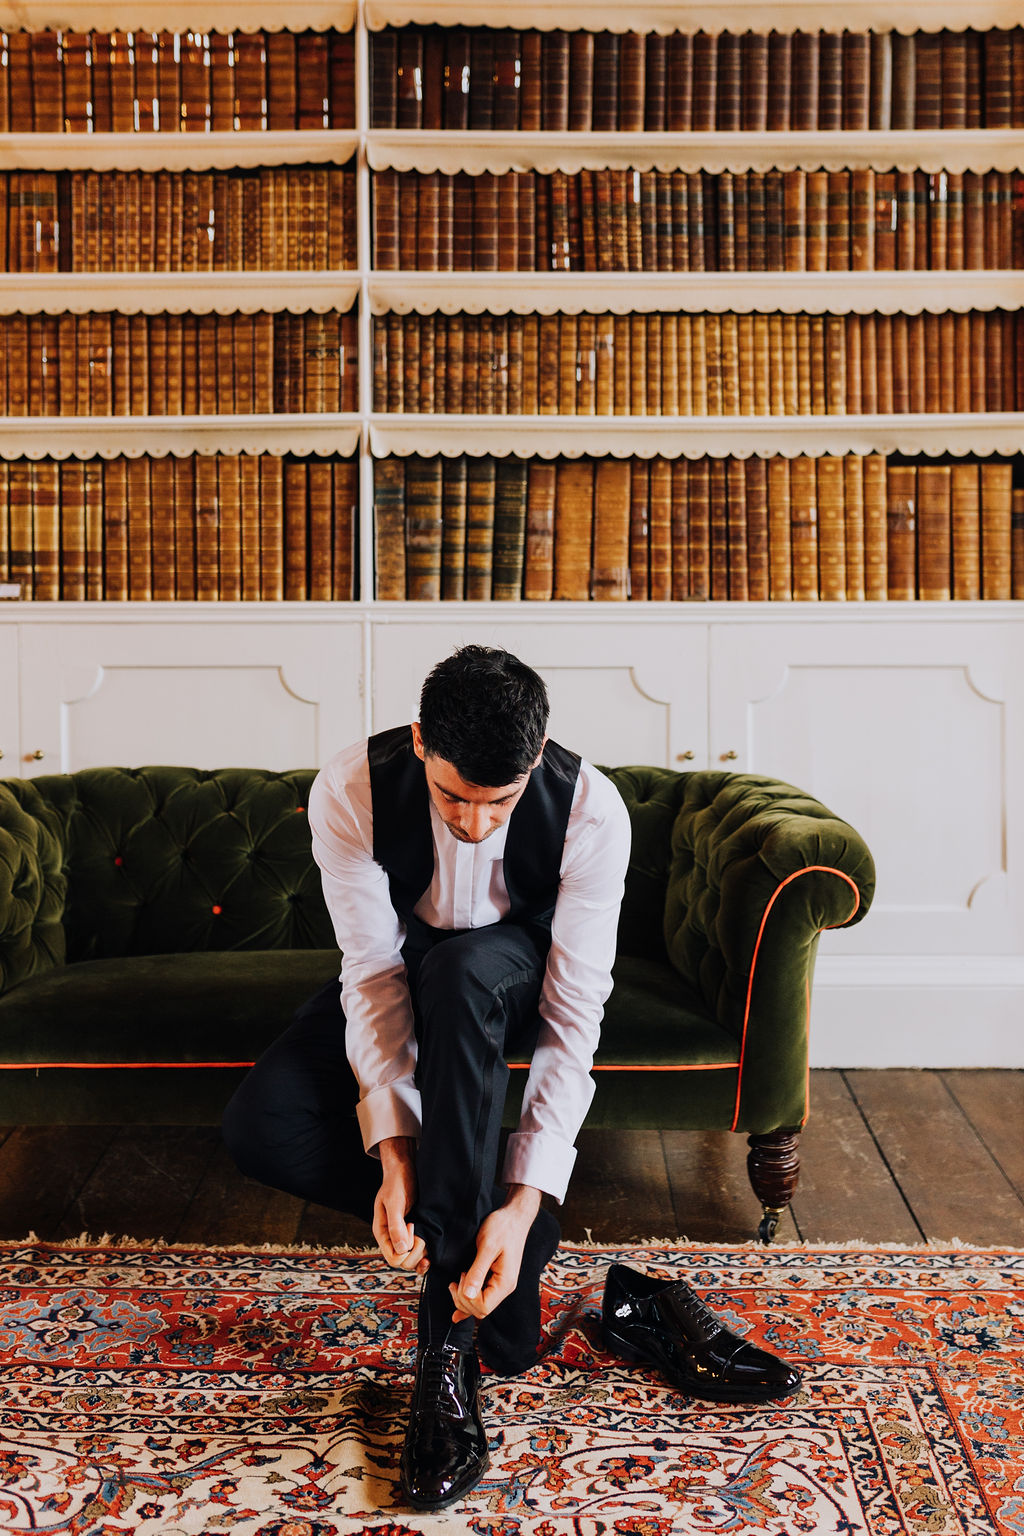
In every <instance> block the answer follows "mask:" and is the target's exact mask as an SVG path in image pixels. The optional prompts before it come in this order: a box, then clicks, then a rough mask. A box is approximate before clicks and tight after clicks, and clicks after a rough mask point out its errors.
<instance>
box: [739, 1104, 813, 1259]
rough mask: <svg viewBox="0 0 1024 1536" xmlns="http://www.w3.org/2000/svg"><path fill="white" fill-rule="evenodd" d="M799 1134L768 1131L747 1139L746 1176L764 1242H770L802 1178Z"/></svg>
mask: <svg viewBox="0 0 1024 1536" xmlns="http://www.w3.org/2000/svg"><path fill="white" fill-rule="evenodd" d="M799 1143H800V1133H799V1131H769V1132H768V1133H767V1135H764V1136H748V1137H747V1145H748V1146H749V1148H750V1151H749V1152H748V1153H747V1173H748V1175H749V1177H750V1183H751V1187H752V1189H753V1191H754V1194H755V1195H756V1196H757V1198H758V1199H759V1200H760V1202H761V1210H762V1212H763V1215H762V1217H761V1223H760V1225H759V1227H758V1229H757V1235H758V1237H759V1238H760V1239H761V1241H762V1243H770V1242H771V1240H772V1238H773V1237H774V1236H775V1230H776V1228H777V1227H778V1225H779V1220H780V1218H781V1216H782V1215H783V1213H784V1212H785V1209H786V1207H787V1206H788V1205H789V1202H790V1201H791V1200H792V1198H793V1195H794V1193H795V1191H796V1186H797V1180H798V1179H799V1177H800V1153H799V1150H798V1148H799Z"/></svg>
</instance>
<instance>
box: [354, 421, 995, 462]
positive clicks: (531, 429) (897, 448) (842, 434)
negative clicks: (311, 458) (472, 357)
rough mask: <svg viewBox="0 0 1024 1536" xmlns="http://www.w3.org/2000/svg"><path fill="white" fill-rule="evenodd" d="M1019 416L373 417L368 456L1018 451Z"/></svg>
mask: <svg viewBox="0 0 1024 1536" xmlns="http://www.w3.org/2000/svg"><path fill="white" fill-rule="evenodd" d="M1022 445H1024V414H1017V413H1011V412H999V413H997V412H992V413H991V414H985V415H981V414H978V415H963V414H961V415H955V416H930V415H914V416H911V415H907V416H701V417H695V416H673V417H667V416H575V417H558V418H555V417H552V416H517V417H516V418H515V420H514V421H513V420H512V419H511V418H509V417H507V416H502V417H495V416H459V417H451V416H389V417H382V416H374V417H372V418H371V421H370V452H371V453H372V454H373V456H374V458H386V457H387V456H388V455H389V454H398V455H400V456H403V457H404V456H406V455H408V454H410V453H416V454H421V455H423V456H424V457H433V456H434V455H436V454H443V455H444V457H445V458H449V459H450V458H456V457H457V456H458V455H459V454H463V453H468V454H471V455H472V456H473V457H474V458H480V457H481V456H482V455H484V454H495V455H497V456H498V457H500V458H507V457H508V456H509V455H510V454H512V455H515V457H517V458H521V459H527V458H542V459H553V458H557V457H559V456H562V455H564V456H565V457H567V458H574V459H575V458H580V457H581V456H582V455H583V454H591V455H593V456H595V457H597V458H606V457H608V456H609V455H611V457H612V458H616V459H625V458H631V457H633V456H634V455H635V456H636V457H638V458H641V459H651V458H655V457H659V458H666V459H679V458H686V459H701V458H705V457H708V456H710V457H712V458H724V457H726V456H727V455H728V456H731V457H733V458H738V459H749V458H751V457H754V456H756V457H758V458H772V457H773V456H775V455H778V454H781V455H782V457H783V458H787V459H794V458H797V457H799V456H801V455H804V454H807V455H810V456H811V457H814V458H822V457H824V456H826V455H828V454H844V453H923V454H927V455H928V456H929V457H931V458H934V457H935V456H936V455H938V454H940V453H953V454H956V455H957V456H958V457H962V456H963V455H964V454H968V453H977V454H985V455H988V454H993V453H1019V452H1020V451H1021V447H1022Z"/></svg>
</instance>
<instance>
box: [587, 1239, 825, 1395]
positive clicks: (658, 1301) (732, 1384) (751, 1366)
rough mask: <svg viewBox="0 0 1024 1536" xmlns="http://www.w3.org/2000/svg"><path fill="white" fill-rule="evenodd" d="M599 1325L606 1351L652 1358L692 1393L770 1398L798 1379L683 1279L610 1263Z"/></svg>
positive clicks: (786, 1392) (669, 1377)
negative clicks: (729, 1324) (660, 1277)
mask: <svg viewBox="0 0 1024 1536" xmlns="http://www.w3.org/2000/svg"><path fill="white" fill-rule="evenodd" d="M601 1326H602V1329H603V1331H604V1338H605V1343H606V1344H607V1345H608V1347H609V1349H612V1350H614V1351H615V1353H616V1354H619V1355H622V1356H623V1358H624V1359H626V1360H636V1361H648V1362H649V1363H650V1364H651V1365H654V1366H656V1367H657V1368H658V1370H660V1371H661V1373H662V1375H663V1376H664V1377H665V1378H666V1379H667V1380H668V1381H670V1382H671V1383H672V1385H673V1386H674V1387H678V1388H679V1389H680V1391H681V1392H686V1393H687V1394H688V1395H689V1396H691V1397H701V1398H706V1399H707V1400H708V1401H709V1402H713V1403H766V1402H770V1401H772V1399H774V1398H779V1397H788V1396H789V1394H790V1393H791V1392H795V1391H796V1389H797V1387H798V1386H799V1385H800V1372H799V1371H797V1370H794V1368H793V1367H792V1366H791V1365H787V1364H786V1362H785V1360H780V1359H779V1358H778V1356H777V1355H770V1354H768V1352H767V1351H766V1350H763V1349H758V1348H757V1347H756V1345H754V1344H748V1343H747V1342H746V1340H745V1339H741V1338H740V1337H739V1335H738V1334H735V1333H731V1332H730V1331H729V1329H728V1328H726V1327H724V1325H723V1324H722V1323H721V1322H719V1320H718V1318H717V1317H716V1316H715V1314H714V1313H713V1312H712V1311H711V1309H710V1308H709V1307H707V1306H705V1304H704V1302H702V1301H701V1299H700V1297H699V1296H697V1295H696V1293H695V1292H694V1291H692V1290H691V1289H690V1287H689V1286H688V1285H687V1284H686V1283H685V1281H683V1280H674V1281H673V1280H669V1281H665V1280H654V1279H652V1278H651V1277H650V1276H649V1275H642V1274H640V1273H639V1272H638V1271H637V1270H635V1269H630V1268H628V1266H627V1265H625V1264H613V1265H612V1266H611V1268H610V1269H609V1271H608V1276H607V1279H606V1281H605V1287H604V1303H603V1306H602V1309H601Z"/></svg>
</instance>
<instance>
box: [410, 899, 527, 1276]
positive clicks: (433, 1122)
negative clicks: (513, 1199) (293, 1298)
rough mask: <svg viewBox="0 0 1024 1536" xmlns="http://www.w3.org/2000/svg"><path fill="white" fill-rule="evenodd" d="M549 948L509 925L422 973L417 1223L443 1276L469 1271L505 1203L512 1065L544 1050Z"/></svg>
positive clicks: (461, 939)
mask: <svg viewBox="0 0 1024 1536" xmlns="http://www.w3.org/2000/svg"><path fill="white" fill-rule="evenodd" d="M546 949H547V945H546V940H545V937H544V936H543V935H542V934H541V933H538V932H535V931H534V930H532V929H528V928H525V927H519V926H517V925H514V924H510V923H500V924H496V925H495V926H493V927H489V928H478V929H472V930H470V931H469V932H466V933H460V934H456V935H453V936H452V937H451V938H448V939H445V940H444V941H443V942H441V943H437V944H435V945H434V946H433V948H431V949H430V950H429V952H428V953H427V954H425V955H424V956H423V957H422V958H421V959H419V961H418V964H417V965H416V966H415V973H414V981H413V987H414V995H415V999H416V1007H417V1015H418V1036H419V1061H418V1067H417V1080H418V1083H419V1087H420V1093H421V1098H422V1106H423V1127H422V1133H421V1140H420V1146H419V1152H418V1156H417V1185H418V1194H417V1200H416V1207H415V1212H414V1220H415V1226H416V1230H417V1232H419V1233H420V1234H421V1235H422V1236H423V1238H424V1239H425V1241H426V1245H427V1253H428V1255H429V1257H430V1260H431V1265H432V1267H433V1268H434V1269H435V1270H437V1271H438V1273H439V1275H444V1276H451V1277H457V1276H458V1275H460V1274H461V1273H462V1272H463V1271H464V1270H465V1269H466V1268H468V1266H469V1264H470V1263H471V1262H472V1259H473V1256H474V1254H475V1251H476V1246H475V1240H476V1234H477V1232H478V1230H479V1228H480V1225H481V1223H482V1222H483V1220H484V1218H485V1217H486V1216H487V1215H488V1214H489V1213H490V1212H491V1211H492V1210H494V1209H495V1207H496V1206H498V1205H500V1204H501V1201H502V1199H503V1195H504V1192H503V1191H502V1190H500V1189H499V1188H497V1187H496V1184H495V1178H496V1173H497V1162H498V1150H499V1140H500V1133H501V1120H502V1111H503V1109H504V1103H505V1091H506V1088H507V1085H508V1066H507V1061H508V1059H509V1056H510V1055H511V1056H512V1057H513V1059H514V1058H515V1057H516V1056H520V1057H522V1056H529V1055H530V1054H531V1053H532V1050H533V1047H534V1045H535V1043H536V1038H537V1031H538V1028H539V1024H540V1020H539V1015H538V1013H537V1006H538V1002H539V998H540V987H541V981H542V979H543V975H544V966H545V962H546Z"/></svg>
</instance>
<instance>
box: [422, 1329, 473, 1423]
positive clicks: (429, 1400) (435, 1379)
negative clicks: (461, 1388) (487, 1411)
mask: <svg viewBox="0 0 1024 1536" xmlns="http://www.w3.org/2000/svg"><path fill="white" fill-rule="evenodd" d="M457 1359H458V1357H457V1356H454V1357H453V1356H450V1355H448V1354H447V1353H446V1350H445V1348H444V1346H442V1347H441V1348H432V1349H428V1350H425V1351H424V1353H423V1357H422V1359H421V1361H420V1375H419V1393H418V1394H417V1404H416V1406H417V1408H423V1407H424V1406H426V1405H427V1404H429V1405H430V1407H431V1408H432V1409H433V1410H434V1411H435V1412H437V1411H442V1412H445V1413H448V1414H450V1415H451V1417H452V1418H460V1419H461V1418H463V1417H464V1416H465V1414H464V1410H463V1407H462V1404H461V1403H460V1401H459V1394H458V1390H457V1386H456V1382H457V1374H456V1373H457V1370H458V1365H457Z"/></svg>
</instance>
